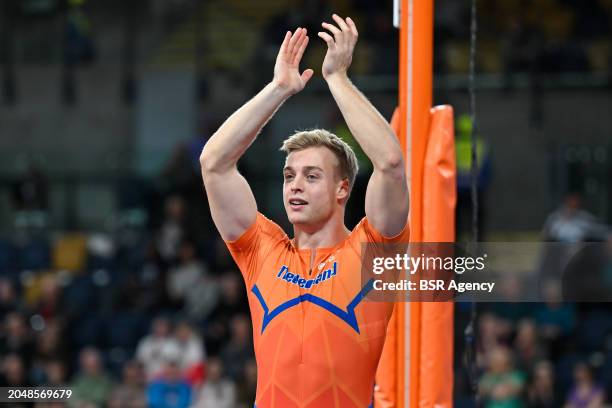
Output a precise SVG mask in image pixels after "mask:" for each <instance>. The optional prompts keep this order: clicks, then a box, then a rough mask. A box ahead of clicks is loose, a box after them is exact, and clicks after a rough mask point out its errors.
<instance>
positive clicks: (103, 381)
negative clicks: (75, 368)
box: [69, 347, 113, 408]
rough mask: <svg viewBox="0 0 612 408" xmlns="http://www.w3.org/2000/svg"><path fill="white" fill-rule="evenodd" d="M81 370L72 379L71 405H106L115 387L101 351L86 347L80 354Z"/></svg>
mask: <svg viewBox="0 0 612 408" xmlns="http://www.w3.org/2000/svg"><path fill="white" fill-rule="evenodd" d="M79 368H80V371H79V372H78V373H77V374H76V375H75V377H74V378H73V379H72V383H71V384H70V388H71V389H72V392H73V394H72V397H71V398H70V400H69V406H71V407H79V408H81V407H83V406H86V407H104V406H105V405H106V402H107V400H108V397H109V396H110V393H111V391H112V389H113V382H112V380H111V378H110V376H109V375H108V374H107V373H106V372H105V371H104V367H103V365H102V358H101V356H100V352H99V351H98V350H97V349H95V348H93V347H89V348H85V349H83V350H82V351H81V353H80V355H79Z"/></svg>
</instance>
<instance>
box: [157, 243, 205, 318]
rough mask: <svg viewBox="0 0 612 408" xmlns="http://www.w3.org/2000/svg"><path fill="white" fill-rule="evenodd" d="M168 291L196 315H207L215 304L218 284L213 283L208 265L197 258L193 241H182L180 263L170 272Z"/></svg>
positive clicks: (174, 298)
mask: <svg viewBox="0 0 612 408" xmlns="http://www.w3.org/2000/svg"><path fill="white" fill-rule="evenodd" d="M168 293H169V295H170V297H171V298H172V300H174V301H175V302H178V303H179V304H181V305H184V306H185V307H186V309H187V310H188V311H191V312H192V313H193V315H195V316H200V315H202V316H205V315H207V314H208V313H210V310H211V309H212V307H213V306H214V303H215V301H216V298H217V295H216V294H217V288H216V285H214V284H212V281H211V279H210V277H209V276H208V270H207V268H206V265H205V264H204V263H202V261H200V260H199V259H198V258H197V256H196V248H195V245H194V243H193V242H192V241H189V240H184V241H183V242H182V243H181V247H180V251H179V264H178V265H177V266H176V267H175V268H172V269H170V271H169V272H168ZM187 303H189V304H187ZM190 315H191V313H190Z"/></svg>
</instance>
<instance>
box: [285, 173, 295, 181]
mask: <svg viewBox="0 0 612 408" xmlns="http://www.w3.org/2000/svg"><path fill="white" fill-rule="evenodd" d="M283 178H284V179H285V181H289V180H291V179H293V174H289V173H285V174H284V175H283Z"/></svg>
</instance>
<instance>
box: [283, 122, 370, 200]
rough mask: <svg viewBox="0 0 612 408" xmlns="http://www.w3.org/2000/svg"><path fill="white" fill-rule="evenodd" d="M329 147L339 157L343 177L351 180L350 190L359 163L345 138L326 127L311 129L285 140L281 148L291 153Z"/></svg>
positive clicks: (340, 171)
mask: <svg viewBox="0 0 612 408" xmlns="http://www.w3.org/2000/svg"><path fill="white" fill-rule="evenodd" d="M318 146H323V147H327V148H328V149H329V150H331V151H332V153H333V154H334V156H336V157H337V158H338V162H339V166H338V168H339V173H340V177H341V178H342V179H345V178H347V179H348V181H349V192H350V191H351V190H352V189H353V184H355V178H356V177H357V171H359V164H357V156H355V152H354V151H353V149H351V146H349V145H348V144H347V143H346V142H345V141H344V140H342V139H340V138H339V137H338V136H336V135H334V134H333V133H331V132H329V131H327V130H325V129H311V130H304V131H300V132H296V133H294V134H293V135H291V136H289V137H288V138H287V139H285V141H284V142H283V145H282V146H281V148H280V150H281V151H283V152H285V153H287V154H289V153H291V152H296V151H299V150H303V149H306V148H308V147H318Z"/></svg>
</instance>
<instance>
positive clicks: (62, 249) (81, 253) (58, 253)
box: [53, 234, 87, 271]
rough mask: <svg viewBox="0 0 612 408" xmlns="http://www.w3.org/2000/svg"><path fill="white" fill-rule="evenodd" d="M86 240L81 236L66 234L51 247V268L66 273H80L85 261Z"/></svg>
mask: <svg viewBox="0 0 612 408" xmlns="http://www.w3.org/2000/svg"><path fill="white" fill-rule="evenodd" d="M86 245H87V239H86V237H85V235H83V234H66V235H62V236H61V237H59V238H58V239H57V241H56V242H55V245H54V246H53V267H54V268H55V269H63V270H68V271H82V270H84V269H85V263H86V260H87V250H86Z"/></svg>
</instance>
